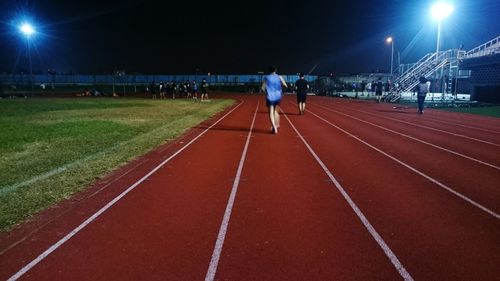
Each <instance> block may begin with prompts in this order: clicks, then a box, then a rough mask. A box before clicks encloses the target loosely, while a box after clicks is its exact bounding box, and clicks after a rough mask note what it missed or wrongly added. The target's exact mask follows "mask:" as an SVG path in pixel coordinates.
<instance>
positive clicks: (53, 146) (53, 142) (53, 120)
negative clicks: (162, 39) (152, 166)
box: [0, 98, 233, 231]
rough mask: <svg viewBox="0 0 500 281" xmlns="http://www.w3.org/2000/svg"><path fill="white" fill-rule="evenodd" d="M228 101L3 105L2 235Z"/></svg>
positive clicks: (13, 102)
mask: <svg viewBox="0 0 500 281" xmlns="http://www.w3.org/2000/svg"><path fill="white" fill-rule="evenodd" d="M232 103H233V101H231V100H213V101H212V102H210V103H196V102H192V101H190V100H181V99H178V100H174V101H172V100H168V101H160V100H154V101H153V100H145V99H105V98H98V99H93V98H89V99H27V100H25V99H14V100H0V128H2V129H1V133H0V230H1V231H6V230H8V229H10V228H11V227H12V226H14V225H15V224H17V223H19V222H21V221H23V220H24V219H26V218H27V217H29V216H30V215H32V214H33V213H35V212H37V211H39V210H42V209H44V208H47V207H48V206H50V205H52V204H54V203H56V202H58V201H60V200H62V199H65V198H68V197H70V196H71V195H72V194H74V193H75V192H77V191H79V190H82V189H84V188H85V187H86V186H88V185H89V184H91V183H93V182H95V181H96V180H97V179H99V178H100V177H102V176H104V175H106V174H108V173H109V172H110V171H112V170H114V169H116V168H117V167H119V166H121V165H123V164H124V163H126V162H128V161H130V160H132V159H134V158H136V157H138V156H140V155H142V154H144V153H146V152H147V151H149V150H151V149H153V148H155V147H157V146H158V145H160V144H162V143H164V142H165V141H166V140H167V141H168V140H172V139H174V138H176V137H177V136H179V135H180V134H182V133H183V132H185V131H186V130H187V129H188V128H190V127H192V126H194V125H196V124H198V123H199V122H201V121H202V120H204V119H207V118H208V117H210V116H213V115H214V114H215V113H217V112H219V111H220V110H222V109H223V108H225V107H227V106H229V105H231V104H232Z"/></svg>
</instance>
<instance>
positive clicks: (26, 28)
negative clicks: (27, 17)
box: [19, 23, 35, 37]
mask: <svg viewBox="0 0 500 281" xmlns="http://www.w3.org/2000/svg"><path fill="white" fill-rule="evenodd" d="M19 29H20V30H21V32H22V33H23V34H24V35H26V36H27V37H30V36H31V35H32V34H33V33H35V29H34V28H33V26H31V24H29V23H23V24H22V25H21V27H20V28H19Z"/></svg>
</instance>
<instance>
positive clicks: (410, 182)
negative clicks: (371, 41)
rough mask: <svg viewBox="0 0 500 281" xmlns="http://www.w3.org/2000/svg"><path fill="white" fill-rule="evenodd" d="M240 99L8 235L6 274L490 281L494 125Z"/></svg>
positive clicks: (496, 245)
mask: <svg viewBox="0 0 500 281" xmlns="http://www.w3.org/2000/svg"><path fill="white" fill-rule="evenodd" d="M236 98H237V99H238V101H239V103H238V104H237V105H235V106H234V107H232V108H230V109H228V110H227V111H226V112H223V113H221V114H219V115H218V116H216V117H214V118H212V119H211V120H207V121H206V122H204V123H202V124H200V125H199V126H197V127H196V128H193V129H192V130H190V131H189V132H188V133H187V134H185V135H184V136H182V137H181V138H179V139H178V140H176V141H174V142H171V143H168V144H166V145H165V146H163V147H160V148H159V149H157V150H155V151H153V152H151V153H149V154H147V155H145V156H143V157H141V158H139V159H137V160H135V161H133V162H132V163H130V164H129V165H127V166H126V167H124V168H122V169H120V170H119V171H117V172H115V173H113V174H112V175H110V176H109V177H107V178H106V179H104V180H102V181H100V182H99V183H97V184H96V185H95V186H92V187H89V188H88V189H87V190H86V191H85V192H83V193H81V194H78V195H76V196H75V197H74V198H72V199H71V200H68V201H66V202H62V203H60V204H59V205H58V206H56V208H51V209H49V210H46V211H44V212H41V213H40V214H38V215H36V216H35V218H34V219H33V220H32V221H30V222H27V223H25V224H23V225H22V226H20V227H19V228H17V229H15V230H14V231H12V232H11V233H7V234H2V235H1V236H0V265H1V266H0V279H2V280H3V279H9V278H11V279H12V280H15V279H20V280H401V279H406V280H412V279H414V280H495V279H496V278H498V262H499V261H500V218H499V215H498V214H499V213H500V189H499V188H498V186H499V184H500V169H499V167H500V132H499V131H500V120H499V119H495V118H487V117H478V116H470V115H466V114H458V113H450V112H440V111H433V110H426V112H425V114H424V115H417V114H416V110H415V109H414V108H395V109H394V108H393V106H392V104H384V103H382V104H375V103H371V102H362V101H353V100H339V99H328V98H322V97H310V98H309V100H308V105H307V113H306V115H303V116H300V115H297V113H296V111H297V110H296V107H295V103H294V98H293V97H286V98H285V99H284V101H283V103H282V108H283V110H284V112H285V115H286V116H282V119H281V128H280V129H281V130H280V132H279V134H278V135H273V134H271V133H270V125H269V121H268V117H267V109H266V108H265V106H264V104H263V102H264V100H263V98H262V97H261V96H259V97H257V96H237V97H236Z"/></svg>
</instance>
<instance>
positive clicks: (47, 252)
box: [8, 101, 244, 281]
mask: <svg viewBox="0 0 500 281" xmlns="http://www.w3.org/2000/svg"><path fill="white" fill-rule="evenodd" d="M243 103H244V101H242V102H240V103H239V104H238V105H237V106H236V107H234V108H233V109H231V110H230V111H229V112H228V113H226V114H225V115H224V116H222V117H221V118H220V119H219V120H217V121H216V122H215V123H214V124H212V125H211V126H210V127H208V128H207V129H205V130H204V131H203V132H201V133H200V134H199V135H198V136H196V137H195V138H194V139H192V140H191V141H190V142H188V143H187V144H185V145H184V146H183V147H182V148H180V149H179V150H177V152H175V153H174V154H172V155H171V156H170V157H168V158H167V159H165V160H164V161H163V162H161V163H160V164H159V165H158V166H156V168H154V169H153V170H151V171H150V172H149V173H148V174H146V175H145V176H144V177H142V178H141V179H140V180H138V181H137V182H135V183H134V184H133V185H131V186H130V187H129V188H127V189H126V190H125V191H123V192H122V193H120V195H118V196H117V197H115V198H114V199H113V200H111V201H110V202H109V203H108V204H106V205H105V206H104V207H102V208H101V209H100V210H99V211H97V212H96V213H94V214H93V215H92V216H91V217H89V218H88V219H87V220H85V221H84V222H83V223H82V224H80V225H79V226H78V227H76V228H75V229H73V230H72V231H71V232H70V233H68V234H67V235H66V236H64V237H63V238H61V240H59V241H58V242H57V243H55V244H54V245H52V246H51V247H50V248H48V249H47V250H45V251H44V252H43V253H42V254H40V255H39V256H38V257H37V258H35V259H34V260H32V261H31V262H30V263H29V264H27V265H25V266H24V267H23V268H21V269H20V270H19V271H18V272H17V273H16V274H14V275H12V276H11V277H10V278H9V279H8V281H13V280H17V279H19V278H20V277H21V276H23V275H24V274H25V273H26V272H28V271H29V270H30V269H32V268H33V267H34V266H36V265H37V264H38V263H40V262H41V261H42V260H44V259H45V258H46V257H47V256H48V255H50V254H51V253H52V252H54V251H55V250H57V249H58V248H59V247H60V246H61V245H63V244H64V243H66V242H67V241H68V240H69V239H71V238H72V237H73V236H75V235H76V234H77V233H78V232H80V231H81V230H82V229H84V228H85V227H86V226H87V225H89V224H90V223H92V222H93V221H94V220H95V219H96V218H98V217H99V216H100V215H101V214H102V213H104V212H105V211H106V210H108V209H109V208H111V206H113V205H114V204H115V203H116V202H118V201H119V200H120V199H122V198H123V197H124V196H125V195H127V193H129V192H130V191H132V190H133V189H135V188H136V187H137V186H138V185H139V184H141V183H142V182H143V181H145V180H146V179H147V178H149V177H150V176H151V175H152V174H154V173H155V172H156V171H158V170H159V169H160V168H161V167H162V166H164V165H165V164H166V163H167V162H169V161H170V160H172V159H173V158H174V157H176V156H177V155H179V154H180V153H181V152H182V151H183V150H185V149H186V148H187V147H188V146H190V145H191V144H192V143H194V142H195V141H196V140H197V139H199V138H200V137H201V136H203V135H204V134H205V133H206V132H208V130H210V129H211V128H212V127H214V126H215V125H217V124H218V123H219V122H220V121H222V120H223V119H224V118H226V117H227V116H228V115H229V114H231V113H232V112H233V111H235V110H236V109H237V108H239V107H240V106H241V105H242V104H243Z"/></svg>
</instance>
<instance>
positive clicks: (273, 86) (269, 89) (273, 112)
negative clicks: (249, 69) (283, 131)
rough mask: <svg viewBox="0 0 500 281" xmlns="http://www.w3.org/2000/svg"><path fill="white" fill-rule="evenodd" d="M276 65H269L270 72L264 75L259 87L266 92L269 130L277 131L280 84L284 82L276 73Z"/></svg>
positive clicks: (284, 85)
mask: <svg viewBox="0 0 500 281" xmlns="http://www.w3.org/2000/svg"><path fill="white" fill-rule="evenodd" d="M276 71H277V68H276V66H274V65H273V66H270V67H269V72H270V74H269V75H267V76H266V77H264V81H262V86H261V89H262V90H263V91H265V92H266V105H267V107H268V108H269V120H270V121H271V125H272V127H271V132H272V133H274V134H277V133H278V128H279V127H280V115H279V104H280V102H281V97H282V96H283V90H282V86H283V87H286V86H287V85H286V82H285V80H283V78H282V77H281V76H279V75H278V74H276Z"/></svg>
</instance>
